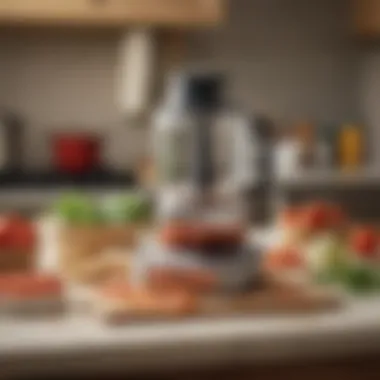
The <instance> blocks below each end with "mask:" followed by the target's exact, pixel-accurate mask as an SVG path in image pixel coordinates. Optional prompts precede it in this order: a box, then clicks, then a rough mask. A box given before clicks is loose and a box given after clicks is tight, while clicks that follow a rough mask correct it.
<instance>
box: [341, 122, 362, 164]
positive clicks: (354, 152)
mask: <svg viewBox="0 0 380 380" xmlns="http://www.w3.org/2000/svg"><path fill="white" fill-rule="evenodd" d="M338 151H339V163H340V167H341V169H343V170H357V169H358V168H359V166H360V165H361V163H362V160H363V133H362V130H361V128H360V127H359V126H357V125H354V124H346V125H344V126H343V128H342V129H341V131H340V133H339V138H338Z"/></svg>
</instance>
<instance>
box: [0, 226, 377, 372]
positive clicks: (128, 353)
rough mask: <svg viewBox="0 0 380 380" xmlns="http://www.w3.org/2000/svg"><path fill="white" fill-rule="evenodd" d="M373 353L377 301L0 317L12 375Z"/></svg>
mask: <svg viewBox="0 0 380 380" xmlns="http://www.w3.org/2000/svg"><path fill="white" fill-rule="evenodd" d="M266 232H267V233H264V231H262V232H260V233H259V236H260V238H261V241H260V243H261V244H262V245H266V244H268V242H269V241H273V239H274V238H275V236H274V235H273V233H274V231H269V230H267V231H266ZM255 240H256V241H257V239H255ZM259 240H260V239H259ZM373 351H379V352H380V296H378V297H377V298H375V297H372V298H365V299H363V298H362V299H350V300H347V302H346V305H344V307H343V308H341V309H338V310H334V311H328V312H323V313H318V314H308V315H296V316H295V315H276V316H275V315H266V316H265V315H256V316H246V317H240V318H237V317H236V318H224V319H223V318H220V319H215V318H213V319H212V320H210V319H189V320H183V321H181V322H162V323H158V322H150V323H149V322H131V323H130V324H129V325H125V326H122V327H120V326H119V327H110V326H106V325H104V324H102V322H101V321H100V320H97V319H96V318H94V317H92V316H89V315H83V314H82V315H79V314H70V315H67V316H65V317H62V318H59V319H45V320H38V319H36V320H15V319H6V318H5V317H4V316H3V317H0V368H1V371H2V373H12V374H28V375H30V374H32V373H33V371H35V372H36V373H46V372H49V371H52V372H59V373H62V371H64V370H65V369H71V370H75V371H81V370H83V371H86V370H88V369H91V370H94V369H97V368H99V370H100V369H116V368H123V369H124V370H135V369H136V370H146V369H150V370H154V369H159V368H165V367H171V366H173V363H175V364H176V365H192V366H194V365H196V366H202V365H205V364H212V363H223V364H228V363H230V364H236V363H237V362H240V361H249V362H250V363H252V362H255V361H262V360H265V361H268V360H269V361H278V360H301V359H303V358H309V357H326V356H327V357H331V356H335V355H336V356H341V355H348V354H360V353H366V352H373Z"/></svg>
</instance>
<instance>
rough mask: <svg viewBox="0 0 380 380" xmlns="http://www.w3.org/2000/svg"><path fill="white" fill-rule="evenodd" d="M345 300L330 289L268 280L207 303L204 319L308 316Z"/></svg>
mask: <svg viewBox="0 0 380 380" xmlns="http://www.w3.org/2000/svg"><path fill="white" fill-rule="evenodd" d="M341 303H342V297H341V296H340V295H339V294H338V293H337V292H334V291H332V290H330V289H327V288H323V287H319V286H310V287H305V286H304V285H295V284H289V283H288V284H287V283H285V282H280V281H276V280H274V279H266V280H265V281H264V282H263V284H262V285H261V286H260V287H259V288H256V289H252V290H250V291H247V292H245V293H242V294H239V295H223V296H218V297H212V298H208V299H205V301H204V302H203V303H202V308H201V310H200V312H199V313H200V314H201V315H214V316H215V315H231V314H267V313H270V314H277V313H278V314H281V313H293V314H297V313H309V312H318V311H325V310H329V309H333V308H337V307H339V306H340V305H341Z"/></svg>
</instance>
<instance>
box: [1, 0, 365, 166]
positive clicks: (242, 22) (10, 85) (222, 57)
mask: <svg viewBox="0 0 380 380" xmlns="http://www.w3.org/2000/svg"><path fill="white" fill-rule="evenodd" d="M346 8H347V3H346V1H345V0H314V1H304V0H289V1H283V0H233V1H231V10H230V12H231V17H230V20H229V22H228V25H227V26H226V27H224V28H221V29H220V30H218V31H213V32H202V33H196V34H195V37H194V39H193V43H192V48H191V49H192V54H191V57H192V58H191V62H189V64H190V65H200V66H207V67H210V66H214V67H216V68H221V69H225V70H226V72H228V73H229V74H230V91H229V93H230V97H231V98H232V99H233V100H234V101H236V102H238V103H240V104H242V105H243V106H245V107H247V108H248V109H251V110H258V111H264V112H267V113H269V114H270V115H272V116H273V117H274V118H278V119H282V118H303V117H311V118H316V119H318V120H321V121H335V120H337V121H340V120H345V119H349V118H353V117H356V116H357V115H358V112H359V106H358V101H357V67H358V65H357V59H356V57H357V55H356V51H355V45H354V43H353V42H351V39H350V35H349V33H348V31H347V29H346V22H345V20H346V12H347V9H346ZM118 40H119V36H118V35H117V34H112V33H107V34H105V35H103V34H100V33H95V34H94V33H83V32H80V31H76V32H70V33H64V32H62V31H60V32H48V31H39V32H33V33H32V34H31V33H30V32H14V31H13V32H7V34H5V33H3V34H2V35H1V36H0V71H1V72H0V80H1V85H0V101H1V103H2V104H4V105H8V106H11V107H12V108H14V109H16V110H18V111H20V112H21V113H22V114H24V115H25V117H26V118H27V120H28V121H29V123H30V129H29V132H28V137H29V143H28V144H29V146H28V147H27V150H26V158H27V160H26V161H27V162H28V164H30V165H31V166H36V167H39V166H44V165H45V163H46V162H47V160H46V158H47V157H48V154H49V150H48V147H47V144H46V141H47V138H48V136H49V135H50V134H52V133H54V131H56V130H59V129H60V128H62V127H67V126H73V127H75V126H84V127H87V128H91V129H95V130H96V131H98V132H101V133H104V134H105V136H106V139H107V141H108V142H109V144H107V147H108V148H107V159H108V160H109V161H110V162H111V163H112V164H114V165H118V166H121V167H126V166H128V165H130V164H132V163H133V161H134V159H135V158H136V157H138V155H139V152H141V151H142V150H143V149H144V147H145V146H146V134H147V129H140V130H137V129H133V128H128V127H127V126H125V125H122V124H121V123H120V120H121V117H120V114H119V113H118V109H117V106H116V101H115V96H116V90H115V87H114V82H115V77H114V76H115V67H116V57H117V49H118Z"/></svg>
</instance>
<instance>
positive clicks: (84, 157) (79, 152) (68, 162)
mask: <svg viewBox="0 0 380 380" xmlns="http://www.w3.org/2000/svg"><path fill="white" fill-rule="evenodd" d="M53 157H54V162H55V165H56V167H57V169H58V170H59V171H61V172H65V173H67V172H68V173H76V174H80V173H84V172H87V171H90V170H92V169H94V168H95V167H97V166H98V165H99V164H100V140H99V138H97V137H96V136H89V135H80V134H62V135H59V136H56V137H54V139H53Z"/></svg>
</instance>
